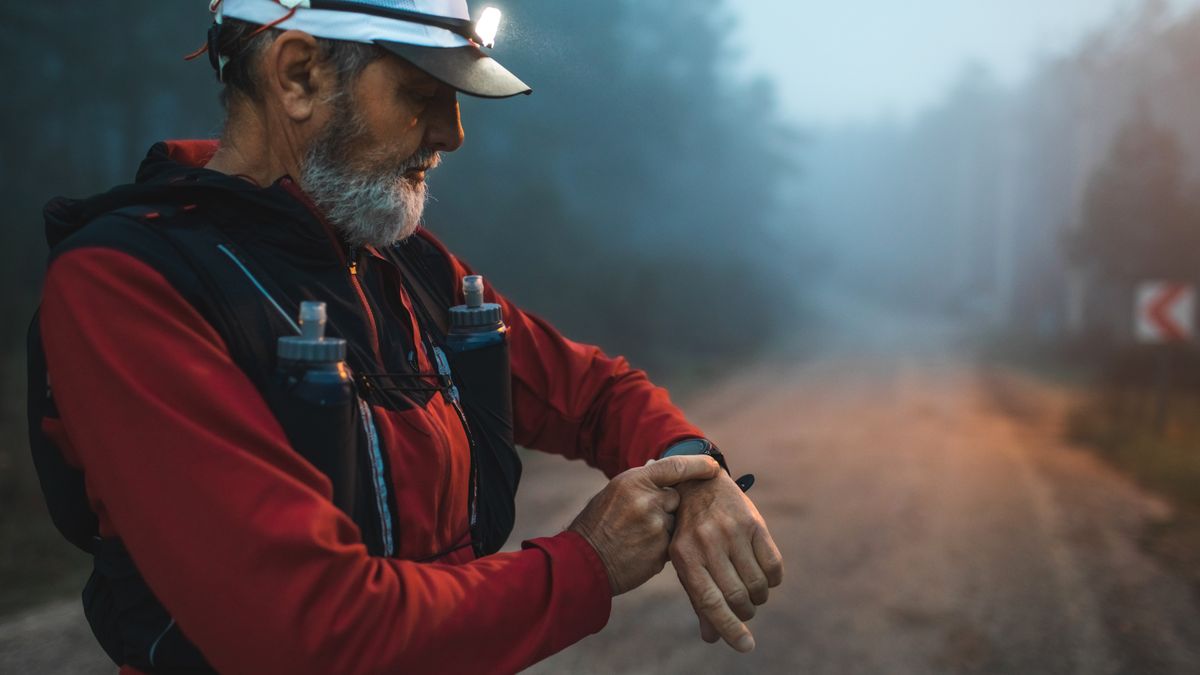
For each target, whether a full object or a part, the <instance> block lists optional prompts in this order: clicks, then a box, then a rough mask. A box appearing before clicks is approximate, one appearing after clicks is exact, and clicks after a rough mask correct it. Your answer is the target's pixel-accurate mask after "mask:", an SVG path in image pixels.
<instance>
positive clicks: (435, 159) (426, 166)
mask: <svg viewBox="0 0 1200 675" xmlns="http://www.w3.org/2000/svg"><path fill="white" fill-rule="evenodd" d="M441 163H442V153H440V152H438V151H437V150H430V149H429V148H422V149H420V150H418V151H416V152H415V153H413V155H412V156H411V157H409V158H408V159H406V160H404V162H402V163H401V164H400V166H399V167H398V169H397V173H399V174H405V173H408V172H409V171H416V170H421V171H429V170H432V169H436V168H437V167H438V165H439V164H441Z"/></svg>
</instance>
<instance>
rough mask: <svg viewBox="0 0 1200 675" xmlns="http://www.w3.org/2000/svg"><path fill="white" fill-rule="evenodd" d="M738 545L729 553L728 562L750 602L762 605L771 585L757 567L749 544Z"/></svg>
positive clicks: (756, 561)
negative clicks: (729, 561)
mask: <svg viewBox="0 0 1200 675" xmlns="http://www.w3.org/2000/svg"><path fill="white" fill-rule="evenodd" d="M738 544H739V545H735V546H734V548H733V550H732V551H731V552H730V555H729V557H730V560H731V562H732V563H733V567H734V569H735V570H737V575H738V578H739V579H741V581H742V583H743V584H744V585H745V587H746V592H747V593H748V594H749V595H750V602H752V603H754V604H755V605H764V604H766V602H767V598H768V596H769V595H770V591H769V588H770V586H771V585H772V584H771V583H770V582H769V581H768V580H767V575H766V574H765V573H764V572H763V570H762V567H761V566H760V565H759V562H758V558H757V557H756V556H755V555H754V549H753V548H752V547H751V546H750V544H749V543H748V542H744V541H741V542H738ZM775 585H778V584H775ZM743 618H745V617H743Z"/></svg>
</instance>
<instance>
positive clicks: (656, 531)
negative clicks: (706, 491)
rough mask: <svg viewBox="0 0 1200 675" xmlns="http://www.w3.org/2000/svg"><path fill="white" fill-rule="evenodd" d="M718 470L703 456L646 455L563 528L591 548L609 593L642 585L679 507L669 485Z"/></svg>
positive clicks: (662, 562)
mask: <svg viewBox="0 0 1200 675" xmlns="http://www.w3.org/2000/svg"><path fill="white" fill-rule="evenodd" d="M720 471H721V467H720V466H719V465H718V464H717V462H716V461H715V460H713V459H712V458H711V457H708V456H705V455H686V456H678V457H668V458H666V459H661V460H657V461H655V460H651V461H650V462H649V463H647V464H646V466H644V467H640V468H637V469H630V470H628V471H626V472H625V473H622V474H621V475H619V476H617V477H616V478H614V479H612V480H611V481H609V483H608V485H607V486H605V488H604V489H603V490H601V491H600V492H599V493H597V494H596V496H595V497H592V500H591V501H589V502H588V505H587V506H585V507H584V508H583V511H582V512H580V514H579V516H577V517H576V518H575V522H573V523H571V526H570V527H569V528H567V529H569V530H573V531H575V532H578V533H579V534H580V535H582V536H583V538H584V539H586V540H587V541H588V543H590V544H591V545H592V548H595V549H596V553H597V554H598V555H599V556H600V560H601V561H603V562H604V567H605V569H607V570H608V581H609V584H610V586H611V587H612V594H613V595H614V596H617V595H620V594H622V593H625V592H626V591H631V590H633V589H635V588H637V587H638V586H641V585H642V584H644V583H646V582H647V581H649V580H650V579H651V577H653V576H654V575H656V574H658V573H659V572H661V571H662V569H663V567H665V566H666V564H667V559H668V554H667V547H668V545H669V544H670V543H671V531H672V530H673V529H674V523H675V516H674V513H675V509H677V508H678V507H679V494H678V493H677V492H675V490H674V489H672V486H674V485H678V484H679V483H685V482H687V481H693V480H708V479H711V478H715V477H716V476H717V474H718V473H719V472H720Z"/></svg>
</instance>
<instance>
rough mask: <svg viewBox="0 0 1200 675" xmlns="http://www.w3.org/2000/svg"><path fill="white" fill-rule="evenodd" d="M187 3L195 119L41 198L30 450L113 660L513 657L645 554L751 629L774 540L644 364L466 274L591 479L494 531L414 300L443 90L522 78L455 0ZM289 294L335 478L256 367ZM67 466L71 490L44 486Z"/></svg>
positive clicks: (428, 286) (450, 375)
mask: <svg viewBox="0 0 1200 675" xmlns="http://www.w3.org/2000/svg"><path fill="white" fill-rule="evenodd" d="M398 4H404V5H405V6H406V7H408V9H397V5H398ZM214 5H215V8H216V10H217V12H218V14H217V19H218V23H217V25H216V26H215V27H214V30H213V31H212V32H210V39H209V45H208V47H209V56H210V60H211V62H212V63H213V65H214V67H215V68H216V69H217V71H218V74H219V77H220V78H221V79H222V81H223V82H224V84H225V91H224V100H225V102H226V107H227V111H228V119H227V121H226V125H225V129H224V132H223V135H222V139H221V142H220V144H219V145H218V144H217V143H207V142H175V143H166V144H160V145H157V146H155V148H153V149H152V150H151V153H150V155H149V157H148V158H147V160H146V161H145V163H143V165H142V167H141V169H140V171H139V173H138V181H137V183H136V184H134V185H131V186H123V187H120V188H117V189H114V190H113V191H111V192H109V193H107V194H105V195H101V196H99V197H96V198H93V199H91V200H87V201H84V202H68V201H65V200H60V201H56V202H52V204H51V205H50V206H49V207H48V209H47V223H48V232H49V235H50V238H51V241H52V243H53V244H55V246H54V250H53V253H52V256H51V264H50V267H49V271H48V275H47V280H46V287H45V293H44V299H43V306H42V309H41V312H40V319H39V320H38V321H37V322H36V323H35V329H40V338H39V339H34V340H32V341H31V344H32V345H33V350H34V354H35V361H34V365H40V364H39V363H38V361H37V359H38V358H40V354H41V351H40V349H39V348H44V355H45V371H46V373H47V375H48V383H49V386H48V387H43V388H44V389H47V390H48V391H47V392H46V395H45V396H44V397H43V396H42V395H41V390H40V389H39V388H38V386H37V385H36V384H35V386H34V387H33V388H32V389H31V392H32V393H31V410H36V411H37V413H38V414H37V415H36V417H37V419H36V422H37V423H38V425H39V426H38V428H37V429H36V430H35V434H34V435H35V436H37V438H35V439H34V440H35V455H39V457H40V461H39V471H40V472H41V473H42V477H43V484H44V486H46V490H47V495H48V499H49V500H50V501H51V507H52V512H54V513H55V515H56V522H57V523H58V524H59V525H60V527H62V526H63V524H64V522H65V521H69V520H71V519H72V518H73V519H74V521H73V524H68V526H67V527H65V528H64V531H67V532H68V533H69V536H71V537H72V539H73V541H77V542H78V543H80V545H81V546H83V547H85V548H87V549H88V550H89V551H91V552H92V553H94V555H95V557H96V571H95V573H94V574H93V577H92V580H91V581H90V582H89V586H88V589H87V590H86V591H85V605H86V609H87V613H88V618H89V621H90V622H91V623H92V625H93V629H94V630H95V631H96V633H97V637H98V638H99V639H100V641H101V644H102V645H103V646H104V647H105V649H106V650H107V651H108V652H109V654H110V655H111V656H113V658H114V659H115V660H116V661H117V662H118V663H121V664H122V665H123V666H124V669H123V672H141V671H152V672H171V671H173V670H183V669H189V668H192V669H208V668H211V669H215V670H217V671H220V672H251V673H263V672H287V673H304V672H313V673H353V672H410V671H411V672H468V671H471V672H481V671H482V672H512V671H516V670H520V669H522V668H524V667H526V666H528V665H530V664H532V663H534V662H536V661H538V660H540V659H542V658H545V657H546V656H548V655H550V654H553V653H555V652H556V651H558V650H561V649H562V648H564V647H566V646H568V645H570V644H572V643H574V642H576V641H578V640H579V639H581V638H583V637H585V636H586V635H588V634H590V633H593V632H595V631H597V630H599V629H600V628H602V627H603V626H604V624H605V623H606V622H607V619H608V614H609V610H610V606H611V598H612V597H613V596H615V595H619V594H621V593H624V592H627V591H629V590H631V589H633V588H636V587H637V586H639V585H641V584H642V583H644V582H645V581H647V580H648V579H649V578H651V577H653V576H654V575H655V574H657V573H658V572H659V571H661V569H662V568H663V566H664V565H665V562H666V561H667V559H668V557H669V559H670V560H671V561H672V562H673V564H674V567H675V569H676V572H677V573H678V575H679V577H680V580H681V581H682V584H683V587H684V589H685V590H686V592H687V593H688V595H689V597H690V598H691V600H692V604H693V606H694V608H695V610H696V612H697V615H698V617H699V621H700V627H701V634H702V636H703V637H704V639H706V640H708V641H710V642H713V641H716V640H717V639H719V638H723V639H724V640H725V641H727V642H728V643H729V644H730V645H731V646H733V647H734V648H736V649H738V650H739V651H749V650H750V649H752V648H753V647H754V642H753V638H752V636H751V634H750V632H749V630H748V629H747V627H746V625H745V623H744V622H745V621H748V620H749V619H750V618H751V617H752V616H753V615H754V612H755V607H756V606H757V605H761V604H762V603H764V602H765V601H766V599H767V589H768V587H772V586H775V585H777V584H778V583H779V582H780V579H781V575H782V562H781V559H780V556H779V552H778V550H777V549H776V547H775V544H774V542H773V541H772V540H771V537H770V535H769V533H768V532H767V529H766V526H765V524H764V523H763V521H762V518H761V517H760V516H759V514H758V512H757V511H756V510H755V508H754V506H753V505H752V503H751V502H750V501H749V500H748V499H747V498H746V497H745V496H744V495H743V494H742V491H741V490H740V489H739V488H738V486H737V485H736V484H735V483H734V482H733V481H732V480H731V479H730V477H729V476H728V472H727V471H722V470H721V469H720V467H719V465H718V463H717V461H715V460H721V462H722V463H723V459H722V458H721V456H720V454H719V453H718V452H716V451H715V448H714V447H713V446H712V445H711V444H710V443H708V442H707V441H703V440H702V439H703V434H702V433H701V432H700V431H699V430H698V429H696V428H695V427H694V426H692V425H691V424H690V423H688V422H687V421H686V420H685V419H684V417H683V415H682V414H681V413H680V412H679V411H678V410H677V409H676V408H675V407H674V406H673V405H671V403H670V402H669V400H668V398H667V395H666V392H665V391H664V390H662V389H659V388H656V387H654V386H653V385H651V384H650V383H649V382H648V381H647V380H646V378H645V376H644V374H643V373H641V372H639V371H635V370H632V369H630V368H629V367H628V365H627V364H626V363H625V362H624V361H623V360H621V359H610V358H608V357H606V356H605V355H603V354H602V353H601V352H600V351H599V350H598V349H596V348H594V347H589V346H586V345H581V344H577V343H574V342H571V341H569V340H567V339H566V338H563V337H562V336H561V335H559V334H558V333H557V332H556V331H555V330H554V329H553V328H552V327H551V326H549V325H548V324H546V323H545V322H544V321H542V320H540V319H538V318H536V317H534V316H532V315H530V314H527V313H525V312H523V311H521V310H520V309H519V308H518V307H517V306H516V305H514V304H512V303H511V302H509V301H508V300H507V299H505V298H503V297H501V296H499V295H497V294H495V293H494V292H492V291H491V290H490V289H489V290H488V292H487V300H488V301H490V302H495V303H497V304H498V305H499V306H500V307H501V309H502V311H503V317H504V321H505V323H506V324H507V326H508V331H507V339H508V343H509V345H510V349H511V376H512V385H511V394H512V403H513V409H514V410H513V417H512V420H511V424H512V434H513V436H514V437H515V441H516V442H517V443H520V444H521V445H524V446H527V447H532V448H535V449H540V450H546V451H550V452H556V453H559V454H563V455H566V456H568V457H571V458H579V459H583V460H585V461H587V462H588V463H589V464H592V465H594V466H596V467H598V468H600V469H602V470H603V471H604V472H605V473H606V474H607V475H608V476H609V477H610V478H612V480H611V481H610V483H609V484H608V485H607V487H605V489H604V490H602V491H601V492H600V493H599V494H597V495H596V496H595V497H594V498H593V499H592V500H591V502H590V503H589V504H588V505H587V507H586V508H585V509H584V510H583V511H582V512H581V513H580V514H579V516H578V517H577V518H576V519H575V521H574V522H573V523H572V524H571V526H570V527H569V528H568V529H567V530H566V531H565V532H563V533H560V534H558V535H555V536H551V537H546V538H542V539H536V540H533V541H529V542H525V543H524V544H523V548H522V550H520V551H516V552H508V553H496V552H495V551H496V550H497V549H498V548H499V544H500V543H502V540H503V538H504V537H505V536H506V535H507V532H508V529H510V528H511V519H510V520H508V521H507V522H506V521H505V520H504V516H503V513H504V508H503V507H504V506H505V501H506V500H507V502H508V507H509V509H510V510H511V490H510V491H508V492H506V491H505V489H506V488H511V489H515V478H514V477H513V476H512V475H510V474H511V470H509V471H507V472H506V471H505V470H500V469H497V468H496V466H500V467H501V469H504V467H505V466H508V465H505V464H504V462H505V461H509V460H511V457H508V456H497V457H499V464H498V465H497V464H494V463H491V464H490V463H489V456H488V455H487V454H486V453H485V452H484V451H483V450H481V449H480V447H479V446H478V444H477V443H476V439H475V438H474V436H475V434H474V433H473V431H474V430H476V429H477V427H476V426H473V425H477V424H479V420H476V419H470V420H468V419H467V416H466V415H465V414H464V412H463V407H462V406H461V405H460V401H459V399H458V390H457V388H456V387H455V386H454V379H455V377H456V373H455V369H456V368H457V367H459V366H458V364H451V365H452V366H453V367H452V368H450V369H449V371H450V372H447V371H446V369H444V368H443V367H442V366H443V363H444V359H445V334H444V331H443V330H441V329H440V327H439V325H438V323H439V322H438V321H437V318H436V316H435V315H437V314H438V313H439V312H444V311H446V308H447V307H449V306H450V305H452V304H460V303H462V302H463V294H462V291H461V288H458V286H457V280H460V279H462V278H463V277H464V276H466V275H468V274H470V273H471V271H470V270H469V268H468V267H467V266H466V265H465V264H464V263H462V262H461V261H459V260H458V259H457V258H455V257H454V256H453V255H452V254H450V253H449V252H448V251H446V250H445V248H444V247H442V246H441V244H440V243H439V242H437V240H436V239H434V238H433V236H432V235H431V234H430V233H428V232H427V231H425V230H423V229H420V227H419V223H420V218H421V212H422V209H423V205H424V201H425V190H426V188H425V182H424V178H425V173H426V172H428V171H430V170H432V169H433V168H434V167H436V166H437V164H438V162H439V161H440V156H441V153H446V152H453V151H454V150H456V149H457V148H458V147H459V146H460V145H461V144H462V142H463V131H462V127H461V124H460V119H459V113H458V104H457V99H456V96H457V93H458V92H463V93H467V94H472V95H477V96H484V97H493V98H502V97H508V96H512V95H515V94H519V93H528V91H529V90H528V88H527V87H526V86H525V85H524V84H523V83H522V82H521V81H520V80H519V79H517V78H516V77H515V76H514V75H512V74H511V73H509V72H508V71H507V70H505V69H504V68H503V67H502V66H500V65H499V64H498V63H496V62H495V61H493V60H492V59H490V58H488V57H486V56H485V55H484V53H483V52H482V51H481V50H480V48H479V46H478V45H479V43H482V42H485V41H486V39H485V38H480V37H479V36H478V33H477V30H476V28H477V27H476V26H475V25H473V24H472V23H471V22H470V21H469V18H468V17H469V15H468V10H467V7H466V3H465V1H463V0H416V1H415V2H407V3H396V2H391V1H385V0H359V1H357V2H348V1H345V0H342V1H333V0H330V1H325V2H321V1H319V0H312V1H311V2H297V1H296V0H287V1H283V2H276V1H275V0H224V2H216V3H214ZM305 300H317V301H321V302H325V303H326V304H327V306H328V312H329V327H330V330H331V332H332V333H334V334H336V335H338V336H339V337H341V338H344V339H345V340H346V341H347V343H348V346H349V352H348V356H347V357H346V362H347V366H348V367H349V370H350V371H352V372H353V373H355V376H356V380H355V384H356V391H357V394H356V396H357V400H358V401H359V404H360V405H359V407H358V408H357V411H358V412H360V413H361V415H360V417H359V421H361V425H360V426H359V427H358V433H357V435H356V436H355V440H353V441H352V443H351V445H352V451H353V452H354V453H355V454H356V455H357V456H358V457H360V458H362V459H363V462H362V469H361V470H360V471H359V473H358V474H357V478H358V482H357V484H356V488H355V494H356V495H357V497H358V499H357V500H351V502H349V503H347V504H342V503H341V502H338V503H336V504H335V501H336V500H337V497H338V490H339V489H338V488H337V487H335V485H334V482H333V481H331V477H330V476H329V475H326V474H325V473H323V472H322V470H321V469H318V468H317V465H316V464H314V463H313V462H312V461H309V460H310V457H308V456H307V455H305V454H304V453H303V452H302V451H301V450H300V446H301V445H303V444H304V443H305V442H306V440H307V439H306V437H305V436H304V435H303V434H298V433H297V431H296V430H297V429H298V428H302V427H303V424H302V420H301V421H300V422H298V421H296V420H295V419H294V418H295V417H296V415H294V414H293V413H294V412H295V410H296V408H295V407H294V404H292V403H289V402H287V401H284V400H283V399H281V398H280V397H279V396H278V390H277V388H276V387H277V383H276V382H275V379H273V377H272V373H273V372H274V371H273V369H274V367H275V364H274V359H273V356H274V354H273V352H270V351H269V349H271V348H273V347H274V338H276V337H280V336H283V335H286V334H287V328H286V325H284V324H282V323H281V321H282V320H281V319H280V317H279V316H277V315H276V310H278V314H282V315H283V316H285V317H286V316H287V315H288V314H291V315H293V316H294V315H295V309H296V308H297V307H298V306H299V304H300V302H301V301H305ZM288 321H290V319H288ZM272 331H274V332H272ZM34 337H35V338H38V336H37V335H35V336H34ZM264 350H268V351H264ZM31 373H32V374H33V375H34V376H35V377H36V376H39V374H40V369H39V368H37V367H31ZM429 378H433V381H434V382H435V384H434V385H430V384H428V382H429ZM414 383H416V384H414ZM42 384H45V383H44V382H43V383H42ZM43 398H44V400H43ZM289 406H291V407H289ZM42 437H45V439H47V440H48V441H51V442H52V443H53V449H54V452H55V453H57V454H55V455H54V456H53V457H50V456H49V453H48V452H47V451H46V450H47V448H48V447H50V446H49V445H46V446H45V447H41V449H40V450H39V447H40V446H39V445H38V441H39V439H40V438H42ZM39 453H40V454H39ZM51 460H55V461H61V462H63V466H62V467H58V468H54V467H50V464H51V463H52V462H51ZM48 467H49V468H48ZM509 468H510V469H511V467H509ZM518 468H519V467H518ZM59 469H61V470H59ZM56 471H57V473H56ZM54 476H58V477H59V478H61V480H57V482H56V481H55V480H48V479H47V478H48V477H54ZM73 476H74V477H77V478H78V479H79V480H81V481H82V483H81V487H80V495H78V498H79V499H80V500H82V499H86V503H85V510H86V517H82V518H81V517H78V513H79V511H78V510H76V511H75V512H73V515H72V516H71V517H70V518H67V517H62V516H61V514H62V513H63V512H65V510H66V509H65V507H63V508H56V506H58V507H62V506H63V504H64V503H66V502H69V501H70V497H71V495H69V494H68V495H66V496H63V494H64V493H67V492H69V490H67V489H65V488H64V487H63V486H64V485H68V484H69V483H70V481H71V480H73V478H72V477H73ZM84 491H85V492H84ZM498 514H499V515H498ZM495 523H498V525H494V526H492V529H491V530H489V529H488V527H487V526H485V524H495ZM497 533H498V534H497Z"/></svg>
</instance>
